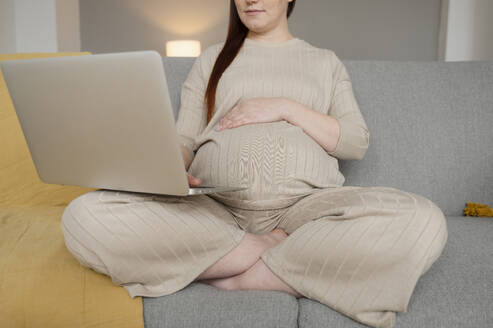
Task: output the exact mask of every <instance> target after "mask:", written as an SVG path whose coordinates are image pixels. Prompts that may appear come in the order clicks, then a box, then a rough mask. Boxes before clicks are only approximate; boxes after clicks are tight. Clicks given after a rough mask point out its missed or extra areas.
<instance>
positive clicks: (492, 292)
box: [299, 216, 493, 328]
mask: <svg viewBox="0 0 493 328" xmlns="http://www.w3.org/2000/svg"><path fill="white" fill-rule="evenodd" d="M447 227H448V232H449V236H448V241H447V244H446V245H445V248H444V250H443V253H442V255H441V256H440V257H439V258H438V260H437V261H436V262H435V263H434V264H433V265H432V266H431V268H430V269H429V271H427V272H426V273H425V274H424V275H423V276H421V278H420V279H419V280H418V283H417V285H416V288H415V290H414V293H413V295H412V297H411V300H410V301H409V307H408V311H407V312H398V313H397V320H396V327H402V328H405V327H409V328H411V327H493V311H492V304H493V254H492V248H491V240H492V236H493V218H482V217H480V218H477V217H464V216H447ZM299 307H300V314H299V327H300V328H313V327H331V328H336V327H344V328H349V327H367V326H365V325H362V324H360V323H358V322H356V321H354V320H352V319H350V318H348V317H346V316H344V315H342V314H340V313H339V312H336V311H334V310H332V309H331V308H329V307H327V306H325V305H324V304H320V303H318V302H316V301H313V300H309V299H307V298H300V299H299Z"/></svg>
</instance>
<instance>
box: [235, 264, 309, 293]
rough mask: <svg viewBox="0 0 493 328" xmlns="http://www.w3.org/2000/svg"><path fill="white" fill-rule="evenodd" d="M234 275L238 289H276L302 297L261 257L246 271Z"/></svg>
mask: <svg viewBox="0 0 493 328" xmlns="http://www.w3.org/2000/svg"><path fill="white" fill-rule="evenodd" d="M235 277H237V279H238V282H237V284H238V290H251V289H255V290H278V291H281V292H285V293H288V294H291V295H293V296H295V297H296V298H300V297H303V295H301V294H300V293H298V292H297V291H296V290H294V289H293V288H291V287H290V286H289V285H288V284H286V283H285V282H284V281H283V280H282V279H281V278H279V277H278V276H277V275H276V274H275V273H273V272H272V271H271V270H270V269H269V267H268V266H267V265H266V264H265V262H264V261H263V260H262V259H259V260H258V261H257V262H256V263H255V264H254V265H253V266H252V267H251V268H250V269H248V270H247V271H246V272H244V273H242V274H240V275H238V276H235Z"/></svg>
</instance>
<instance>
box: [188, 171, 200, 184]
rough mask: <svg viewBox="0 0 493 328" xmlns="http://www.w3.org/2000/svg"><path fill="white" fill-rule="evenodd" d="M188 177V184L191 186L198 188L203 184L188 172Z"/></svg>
mask: <svg viewBox="0 0 493 328" xmlns="http://www.w3.org/2000/svg"><path fill="white" fill-rule="evenodd" d="M187 176H188V184H189V185H190V186H198V185H199V184H200V183H201V180H200V179H199V178H196V177H194V176H193V175H191V174H190V173H188V172H187Z"/></svg>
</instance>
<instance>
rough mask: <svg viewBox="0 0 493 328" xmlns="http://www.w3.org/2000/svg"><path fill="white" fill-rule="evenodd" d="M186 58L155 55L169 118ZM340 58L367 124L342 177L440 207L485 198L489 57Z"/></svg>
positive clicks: (491, 181) (490, 171)
mask: <svg viewBox="0 0 493 328" xmlns="http://www.w3.org/2000/svg"><path fill="white" fill-rule="evenodd" d="M194 60H195V58H189V57H178V58H173V57H163V64H164V69H165V72H166V75H167V81H168V86H169V89H170V95H171V100H172V104H173V107H174V113H175V118H176V117H177V113H178V110H179V106H180V94H181V85H182V84H183V82H184V81H185V79H186V77H187V75H188V72H189V71H190V68H191V66H192V64H193V62H194ZM343 63H344V64H345V66H346V68H347V70H348V73H349V75H350V77H351V80H352V84H353V90H354V94H355V97H356V100H357V101H358V104H359V106H360V110H361V112H362V114H363V116H364V118H365V121H366V123H367V125H368V128H369V130H370V146H369V148H368V151H367V153H366V155H365V157H364V158H363V159H362V160H361V161H354V160H353V161H344V160H339V164H340V168H341V172H342V173H343V174H344V176H345V177H346V181H345V183H344V185H347V186H387V187H394V188H398V189H401V190H404V191H408V192H413V193H416V194H420V195H423V196H425V197H427V198H429V199H431V200H432V201H434V202H435V203H436V204H437V205H438V206H439V207H440V208H441V209H442V211H443V212H444V213H445V214H446V215H462V214H463V209H464V206H465V203H466V202H468V201H469V202H478V203H488V204H490V205H493V204H492V202H493V61H476V62H438V61H351V60H343Z"/></svg>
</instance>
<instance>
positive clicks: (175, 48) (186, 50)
mask: <svg viewBox="0 0 493 328" xmlns="http://www.w3.org/2000/svg"><path fill="white" fill-rule="evenodd" d="M199 55H200V41H197V40H174V41H167V42H166V56H167V57H198V56H199Z"/></svg>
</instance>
